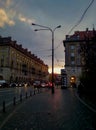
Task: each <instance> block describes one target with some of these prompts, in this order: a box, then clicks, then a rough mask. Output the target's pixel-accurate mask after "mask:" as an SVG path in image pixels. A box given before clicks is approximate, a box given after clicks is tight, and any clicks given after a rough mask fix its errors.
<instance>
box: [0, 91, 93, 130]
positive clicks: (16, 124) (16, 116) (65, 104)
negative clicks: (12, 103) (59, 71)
mask: <svg viewBox="0 0 96 130" xmlns="http://www.w3.org/2000/svg"><path fill="white" fill-rule="evenodd" d="M94 116H95V115H94V113H93V112H92V111H90V110H89V109H88V108H87V107H86V106H85V105H83V104H82V103H81V102H80V101H79V100H78V98H77V97H76V95H75V91H74V89H64V90H62V89H55V93H54V94H51V91H48V92H44V93H40V94H37V95H35V96H32V97H31V98H30V99H27V100H26V101H25V102H23V103H22V104H20V105H18V106H17V107H16V109H14V111H13V112H12V113H11V114H10V115H9V116H8V117H7V118H6V119H5V120H4V122H3V123H2V124H1V125H0V130H95V129H93V119H94Z"/></svg>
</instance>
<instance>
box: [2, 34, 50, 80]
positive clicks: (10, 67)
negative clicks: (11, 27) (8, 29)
mask: <svg viewBox="0 0 96 130" xmlns="http://www.w3.org/2000/svg"><path fill="white" fill-rule="evenodd" d="M0 79H4V80H6V81H8V82H33V81H34V80H48V65H46V64H44V62H43V61H42V60H41V59H40V58H38V57H37V56H35V55H34V54H31V52H30V51H28V50H27V49H24V48H23V47H22V45H18V44H17V42H16V41H12V39H11V37H1V36H0Z"/></svg>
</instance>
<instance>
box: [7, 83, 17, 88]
mask: <svg viewBox="0 0 96 130" xmlns="http://www.w3.org/2000/svg"><path fill="white" fill-rule="evenodd" d="M9 86H10V87H18V84H16V83H11V84H10V85H9Z"/></svg>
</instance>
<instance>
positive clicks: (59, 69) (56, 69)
mask: <svg viewBox="0 0 96 130" xmlns="http://www.w3.org/2000/svg"><path fill="white" fill-rule="evenodd" d="M49 73H52V68H49ZM54 73H57V74H60V73H61V68H59V67H55V68H54Z"/></svg>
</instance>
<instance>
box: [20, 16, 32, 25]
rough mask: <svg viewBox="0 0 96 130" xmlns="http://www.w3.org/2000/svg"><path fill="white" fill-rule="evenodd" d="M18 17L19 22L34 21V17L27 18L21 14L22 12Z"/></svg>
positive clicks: (29, 22)
mask: <svg viewBox="0 0 96 130" xmlns="http://www.w3.org/2000/svg"><path fill="white" fill-rule="evenodd" d="M18 18H19V20H20V21H21V22H25V23H28V24H31V23H32V22H35V19H29V18H27V17H25V16H23V15H22V14H19V16H18Z"/></svg>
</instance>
